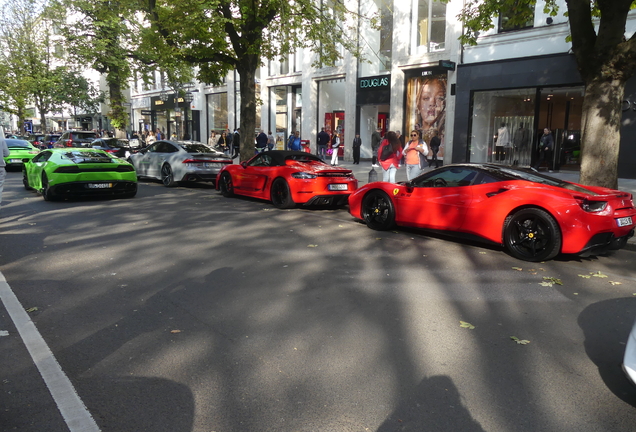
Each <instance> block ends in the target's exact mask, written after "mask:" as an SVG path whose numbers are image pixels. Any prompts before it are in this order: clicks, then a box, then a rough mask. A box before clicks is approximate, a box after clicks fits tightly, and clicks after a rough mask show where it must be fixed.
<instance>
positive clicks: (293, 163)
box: [216, 150, 358, 208]
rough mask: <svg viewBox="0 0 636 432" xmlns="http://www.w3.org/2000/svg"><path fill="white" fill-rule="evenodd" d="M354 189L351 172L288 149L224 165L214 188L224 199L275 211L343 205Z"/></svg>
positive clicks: (356, 184)
mask: <svg viewBox="0 0 636 432" xmlns="http://www.w3.org/2000/svg"><path fill="white" fill-rule="evenodd" d="M357 187H358V180H356V178H355V177H354V175H353V172H352V171H351V170H350V169H347V168H339V167H337V166H336V167H332V166H331V165H329V164H326V163H325V162H324V161H323V160H322V159H320V158H319V157H318V156H316V155H313V154H310V153H305V152H302V151H287V150H271V151H266V152H262V153H259V154H257V155H256V156H254V157H253V158H251V159H250V160H248V161H245V162H242V163H241V164H240V165H227V166H225V167H224V168H223V169H222V170H221V173H220V174H219V181H218V182H217V185H216V188H217V189H218V190H220V191H221V193H222V194H223V196H225V197H231V196H234V195H245V196H249V197H252V198H260V199H264V200H268V201H271V202H272V204H274V206H275V207H278V208H292V207H294V206H296V204H302V205H305V206H341V205H345V204H346V203H347V198H348V197H349V195H350V194H351V193H352V192H353V191H355V190H356V188H357Z"/></svg>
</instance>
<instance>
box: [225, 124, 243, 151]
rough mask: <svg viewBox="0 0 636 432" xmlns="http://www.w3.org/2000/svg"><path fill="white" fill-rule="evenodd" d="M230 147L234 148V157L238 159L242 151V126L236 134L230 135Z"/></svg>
mask: <svg viewBox="0 0 636 432" xmlns="http://www.w3.org/2000/svg"><path fill="white" fill-rule="evenodd" d="M228 148H230V149H231V150H232V159H236V158H237V157H238V155H239V153H240V152H241V128H237V129H236V130H235V131H234V136H232V137H231V138H230V137H229V136H228Z"/></svg>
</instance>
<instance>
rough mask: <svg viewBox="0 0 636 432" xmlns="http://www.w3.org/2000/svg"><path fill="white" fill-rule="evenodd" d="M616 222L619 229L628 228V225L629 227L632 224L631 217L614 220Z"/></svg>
mask: <svg viewBox="0 0 636 432" xmlns="http://www.w3.org/2000/svg"><path fill="white" fill-rule="evenodd" d="M616 222H617V223H618V226H619V227H624V226H629V225H631V224H632V223H633V222H632V217H631V216H626V217H622V218H618V219H616Z"/></svg>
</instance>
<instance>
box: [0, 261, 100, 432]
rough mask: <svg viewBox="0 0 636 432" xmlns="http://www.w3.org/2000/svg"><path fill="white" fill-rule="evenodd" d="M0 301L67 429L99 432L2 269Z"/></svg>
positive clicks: (74, 431)
mask: <svg viewBox="0 0 636 432" xmlns="http://www.w3.org/2000/svg"><path fill="white" fill-rule="evenodd" d="M0 301H2V303H3V304H4V307H5V308H6V309H7V312H8V313H9V316H10V317H11V320H12V321H13V323H14V324H15V326H16V328H17V330H18V333H19V334H20V337H21V338H22V341H23V342H24V345H25V346H26V348H27V350H28V351H29V354H31V358H32V359H33V362H34V363H35V366H36V367H37V368H38V370H39V371H40V375H42V379H44V382H45V384H46V386H47V387H48V389H49V392H51V396H53V400H54V401H55V403H56V404H57V408H58V409H59V410H60V413H61V414H62V417H63V418H64V421H65V422H66V425H67V426H68V428H69V430H70V431H71V432H99V430H100V429H99V427H98V426H97V423H95V420H94V419H93V417H92V416H91V414H90V413H89V412H88V409H86V406H85V405H84V402H82V400H81V399H80V397H79V395H78V394H77V392H76V391H75V388H74V387H73V384H71V381H70V380H69V379H68V377H67V376H66V374H65V373H64V371H62V368H61V367H60V364H59V363H58V362H57V360H56V359H55V357H54V356H53V353H52V352H51V349H50V348H49V347H48V345H47V344H46V342H45V341H44V338H42V335H40V332H39V331H38V329H37V328H36V327H35V324H33V321H31V318H30V317H29V315H28V314H27V313H26V311H25V310H24V307H22V305H21V304H20V301H19V300H18V298H17V297H16V296H15V294H14V293H13V291H12V290H11V287H10V286H9V284H8V283H7V280H6V279H5V277H4V275H3V274H2V272H0Z"/></svg>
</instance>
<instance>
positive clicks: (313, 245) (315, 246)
mask: <svg viewBox="0 0 636 432" xmlns="http://www.w3.org/2000/svg"><path fill="white" fill-rule="evenodd" d="M307 247H318V245H307Z"/></svg>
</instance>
